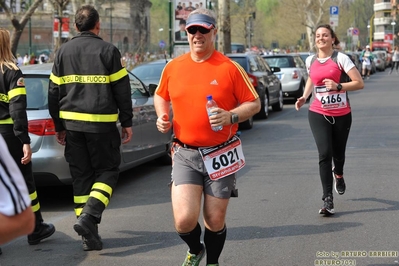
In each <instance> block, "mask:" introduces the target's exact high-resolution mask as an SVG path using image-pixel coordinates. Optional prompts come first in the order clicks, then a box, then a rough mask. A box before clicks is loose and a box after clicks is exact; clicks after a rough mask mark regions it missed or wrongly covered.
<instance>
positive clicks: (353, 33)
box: [352, 28, 360, 35]
mask: <svg viewBox="0 0 399 266" xmlns="http://www.w3.org/2000/svg"><path fill="white" fill-rule="evenodd" d="M359 33H360V32H359V29H358V28H353V29H352V35H359Z"/></svg>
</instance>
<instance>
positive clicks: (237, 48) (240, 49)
mask: <svg viewBox="0 0 399 266" xmlns="http://www.w3.org/2000/svg"><path fill="white" fill-rule="evenodd" d="M231 52H232V53H245V45H244V44H242V43H232V44H231Z"/></svg>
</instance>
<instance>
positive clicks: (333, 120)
mask: <svg viewBox="0 0 399 266" xmlns="http://www.w3.org/2000/svg"><path fill="white" fill-rule="evenodd" d="M323 116H324V119H325V120H327V122H328V123H330V124H331V125H334V124H335V118H334V117H333V116H331V118H332V121H330V119H328V118H327V116H326V115H323Z"/></svg>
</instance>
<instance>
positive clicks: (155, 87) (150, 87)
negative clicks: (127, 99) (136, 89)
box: [148, 84, 158, 95]
mask: <svg viewBox="0 0 399 266" xmlns="http://www.w3.org/2000/svg"><path fill="white" fill-rule="evenodd" d="M157 87H158V85H157V84H149V85H148V91H149V92H150V95H154V94H155V90H156V89H157Z"/></svg>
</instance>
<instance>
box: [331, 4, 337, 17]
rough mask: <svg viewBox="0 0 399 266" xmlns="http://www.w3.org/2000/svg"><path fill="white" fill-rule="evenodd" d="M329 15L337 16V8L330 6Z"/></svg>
mask: <svg viewBox="0 0 399 266" xmlns="http://www.w3.org/2000/svg"><path fill="white" fill-rule="evenodd" d="M330 15H338V6H330Z"/></svg>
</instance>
